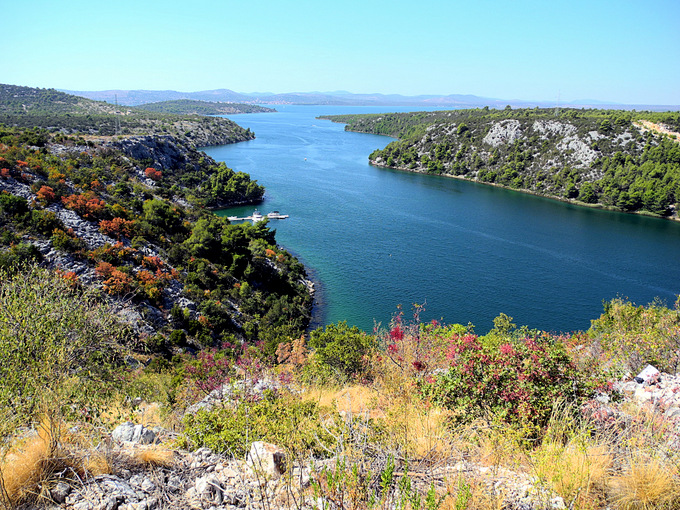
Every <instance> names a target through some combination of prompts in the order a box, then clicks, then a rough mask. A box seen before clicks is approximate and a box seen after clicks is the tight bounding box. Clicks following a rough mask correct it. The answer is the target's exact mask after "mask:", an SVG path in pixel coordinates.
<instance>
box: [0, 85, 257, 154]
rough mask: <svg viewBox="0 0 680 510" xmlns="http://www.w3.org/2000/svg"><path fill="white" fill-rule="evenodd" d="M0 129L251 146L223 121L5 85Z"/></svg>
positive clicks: (0, 89) (244, 134) (244, 132)
mask: <svg viewBox="0 0 680 510" xmlns="http://www.w3.org/2000/svg"><path fill="white" fill-rule="evenodd" d="M0 124H4V125H6V126H9V127H17V128H43V129H47V130H49V131H61V132H63V133H65V134H81V135H91V136H115V135H118V136H133V135H134V136H139V135H172V136H175V137H177V138H181V139H183V140H185V141H186V142H188V143H189V144H191V145H194V146H208V145H221V144H227V143H234V142H240V141H244V140H251V139H253V138H254V135H253V133H252V132H251V131H250V130H249V129H243V128H242V127H240V126H239V125H238V124H236V123H234V122H233V121H231V120H229V119H225V118H221V117H206V116H201V115H176V114H168V113H157V112H151V111H145V110H142V109H137V108H131V107H128V106H116V105H112V104H110V103H106V102H103V101H94V100H92V99H88V98H84V97H78V96H74V95H71V94H66V93H64V92H60V91H57V90H54V89H40V88H31V87H21V86H16V85H4V84H0Z"/></svg>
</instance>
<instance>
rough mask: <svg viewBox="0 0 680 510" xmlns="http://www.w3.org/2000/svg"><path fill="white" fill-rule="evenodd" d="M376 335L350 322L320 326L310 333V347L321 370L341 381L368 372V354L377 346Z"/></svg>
mask: <svg viewBox="0 0 680 510" xmlns="http://www.w3.org/2000/svg"><path fill="white" fill-rule="evenodd" d="M374 344H375V338H374V337H372V336H369V335H367V334H366V333H364V332H363V331H361V330H360V329H359V328H358V327H356V326H353V327H351V328H350V327H349V326H348V325H347V322H346V321H342V322H338V323H337V324H329V325H328V326H326V328H325V329H324V328H318V329H315V330H314V331H312V332H311V333H310V335H309V346H310V347H311V348H312V349H314V358H315V359H316V361H317V362H318V364H319V368H320V369H321V372H322V373H323V372H325V373H326V374H333V378H334V379H335V380H336V381H338V382H341V383H342V382H345V381H346V380H348V379H351V378H353V377H357V376H361V375H365V373H366V370H367V367H368V355H369V353H370V352H371V351H372V350H373V349H374Z"/></svg>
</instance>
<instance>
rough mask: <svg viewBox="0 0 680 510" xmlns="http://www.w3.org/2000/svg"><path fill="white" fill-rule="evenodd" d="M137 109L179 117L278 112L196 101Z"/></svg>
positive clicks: (262, 107) (161, 104) (245, 105)
mask: <svg viewBox="0 0 680 510" xmlns="http://www.w3.org/2000/svg"><path fill="white" fill-rule="evenodd" d="M135 108H137V109H140V110H145V111H147V112H156V113H172V114H178V115H189V114H192V115H231V114H237V113H266V112H275V111H276V110H274V109H273V108H266V107H264V106H258V105H254V104H243V103H214V102H210V101H197V100H194V99H177V100H174V101H160V102H158V103H148V104H142V105H139V106H136V107H135Z"/></svg>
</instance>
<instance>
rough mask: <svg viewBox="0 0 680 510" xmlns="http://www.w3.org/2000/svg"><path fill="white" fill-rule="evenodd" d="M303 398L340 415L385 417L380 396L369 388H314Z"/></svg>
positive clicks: (308, 390)
mask: <svg viewBox="0 0 680 510" xmlns="http://www.w3.org/2000/svg"><path fill="white" fill-rule="evenodd" d="M303 398H305V399H307V400H313V401H315V402H316V403H317V404H319V406H320V407H332V408H335V409H337V411H338V412H340V413H347V414H351V415H353V416H355V415H366V416H368V417H369V418H381V417H384V413H383V411H382V409H380V406H379V405H378V401H379V398H380V394H379V393H378V392H377V391H376V390H375V389H374V388H371V387H369V386H363V385H359V384H357V385H353V386H348V387H346V388H341V389H338V388H333V387H324V386H313V387H310V388H308V389H307V391H305V394H304V396H303Z"/></svg>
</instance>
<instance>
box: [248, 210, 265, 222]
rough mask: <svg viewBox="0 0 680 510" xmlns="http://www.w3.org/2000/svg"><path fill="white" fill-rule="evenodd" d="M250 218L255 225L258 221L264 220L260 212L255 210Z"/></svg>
mask: <svg viewBox="0 0 680 510" xmlns="http://www.w3.org/2000/svg"><path fill="white" fill-rule="evenodd" d="M251 218H252V219H253V223H257V222H258V221H262V220H263V219H264V216H262V214H261V213H260V211H258V210H257V209H255V212H253V215H252V216H251Z"/></svg>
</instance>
